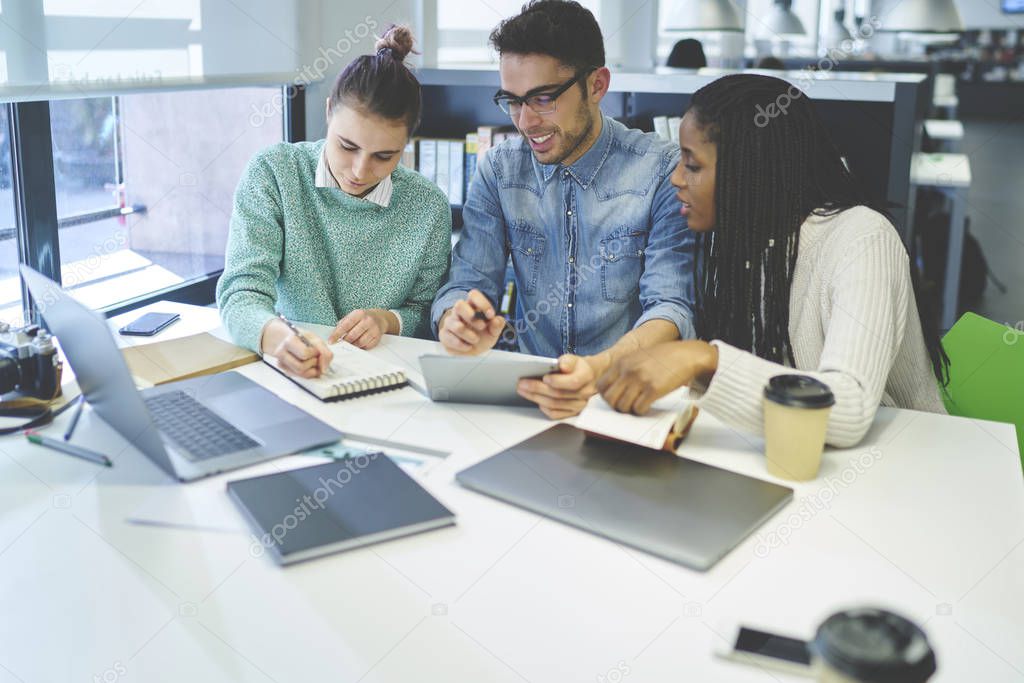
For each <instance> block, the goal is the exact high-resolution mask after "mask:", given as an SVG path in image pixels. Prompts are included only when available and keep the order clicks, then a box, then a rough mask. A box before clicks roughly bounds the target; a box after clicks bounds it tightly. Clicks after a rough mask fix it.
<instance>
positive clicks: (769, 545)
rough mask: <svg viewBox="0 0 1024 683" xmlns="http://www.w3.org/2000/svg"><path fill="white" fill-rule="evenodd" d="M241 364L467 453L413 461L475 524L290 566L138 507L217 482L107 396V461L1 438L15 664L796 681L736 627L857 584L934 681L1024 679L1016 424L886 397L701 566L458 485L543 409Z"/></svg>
mask: <svg viewBox="0 0 1024 683" xmlns="http://www.w3.org/2000/svg"><path fill="white" fill-rule="evenodd" d="M153 308H158V309H160V310H167V309H169V308H171V309H176V308H180V310H183V311H185V312H186V315H185V316H184V320H183V321H182V322H180V323H178V324H177V325H175V326H172V327H171V328H168V330H167V331H166V332H164V333H163V335H162V336H161V337H158V338H157V339H159V338H167V337H169V336H174V335H181V334H187V333H189V332H194V331H197V330H199V329H204V328H209V327H210V326H211V325H215V324H216V323H217V320H216V312H215V311H212V310H210V309H206V310H202V309H195V308H192V307H178V306H174V305H170V306H168V305H167V304H160V305H157V306H154V307H153ZM137 314H138V313H133V314H129V315H127V316H124V317H122V318H121V319H119V320H115V321H114V322H113V324H115V325H116V324H123V322H124V321H125V319H126V318H127V319H131V318H133V317H135V315H137ZM130 341H131V343H140V340H138V339H135V340H130ZM435 348H436V345H435V344H432V343H430V342H424V341H416V340H408V339H399V338H393V337H388V338H386V339H385V340H384V342H383V343H382V346H381V347H380V348H379V350H377V351H375V352H376V353H378V354H381V355H383V356H387V357H389V358H390V359H392V360H395V361H397V362H401V363H404V364H411V363H415V359H416V357H417V356H418V355H419V354H421V353H423V352H425V351H431V350H434V349H435ZM242 372H243V374H245V375H247V376H249V377H251V378H253V379H255V380H257V381H259V382H261V383H262V384H264V385H265V386H267V387H269V388H271V389H272V390H274V391H275V392H278V393H280V395H281V396H282V397H284V398H285V399H286V400H288V401H292V402H294V403H296V404H298V405H301V406H302V407H304V408H306V409H308V410H309V411H310V412H311V413H313V414H316V415H318V416H320V417H322V418H323V419H326V420H329V421H330V422H331V423H332V424H334V425H336V426H337V427H338V428H340V429H342V430H352V431H354V432H358V433H363V434H371V435H375V436H380V437H391V438H398V439H401V440H408V441H411V442H416V443H420V444H422V445H427V446H435V447H439V448H444V449H448V450H451V451H452V455H450V456H449V457H448V458H447V459H446V460H444V461H443V462H441V463H440V464H439V465H437V466H435V467H432V468H430V469H429V470H428V471H427V472H426V473H424V474H423V475H421V476H419V477H418V478H419V480H420V482H421V483H422V484H423V485H424V486H426V487H427V488H428V489H429V490H430V491H431V492H433V493H434V494H435V495H436V496H437V497H438V498H439V499H440V500H441V501H442V502H443V503H444V504H445V505H447V506H448V507H449V508H451V509H452V510H453V511H455V512H456V514H457V515H458V524H457V526H455V527H452V528H449V529H444V530H439V531H435V532H431V533H427V534H422V535H419V536H414V537H409V538H405V539H400V540H396V541H392V542H389V543H385V544H381V545H377V546H373V547H368V548H362V549H359V550H355V551H351V552H347V553H342V554H338V555H334V556H330V557H326V558H322V559H318V560H315V561H312V562H307V563H303V564H300V565H296V566H293V567H289V568H285V569H282V568H279V567H277V566H276V565H274V564H273V563H272V561H271V560H270V559H269V558H268V557H265V556H263V557H254V556H253V555H252V554H250V548H251V542H250V539H249V538H248V537H247V536H245V535H242V534H239V533H230V532H214V531H196V530H185V529H168V528H154V527H145V526H139V525H134V524H129V523H126V522H125V518H126V517H127V516H129V515H130V514H131V513H132V512H133V511H134V510H136V509H137V508H138V507H139V506H140V505H142V504H143V503H144V502H146V501H148V500H151V499H152V497H154V496H166V497H171V498H173V497H175V496H183V495H185V494H186V493H187V492H188V491H190V490H192V491H195V490H197V489H194V488H190V487H196V486H200V485H202V484H190V485H176V484H172V483H170V482H169V481H168V480H167V479H166V478H165V477H164V476H163V475H162V474H161V473H160V472H159V471H158V470H157V469H156V468H155V467H153V466H152V465H151V464H149V463H148V461H145V460H144V459H142V458H141V456H139V455H138V454H137V453H135V452H134V451H133V450H132V449H131V448H130V447H129V446H126V444H124V443H123V442H121V441H119V439H118V438H117V437H116V436H115V435H113V434H112V433H111V432H110V430H109V428H107V427H106V426H105V425H104V424H103V423H102V422H100V421H99V420H97V419H95V417H94V416H93V415H91V414H89V413H86V415H84V416H83V418H82V422H81V424H80V426H79V430H78V432H77V433H76V437H75V439H76V441H77V442H79V443H82V444H83V445H86V446H90V445H91V446H94V447H104V448H106V449H107V450H108V452H110V454H111V456H112V457H113V458H114V459H115V461H116V463H117V464H116V466H115V467H114V468H113V469H109V470H106V469H99V468H96V467H95V466H93V465H91V464H89V463H85V462H80V461H77V460H75V459H73V458H68V457H65V456H62V455H60V454H55V453H51V452H49V451H47V450H45V449H41V448H37V447H30V446H28V445H27V444H26V443H25V442H24V440H23V439H20V438H16V437H7V438H5V439H2V440H0V454H2V457H0V510H2V514H0V577H2V580H0V605H2V609H3V613H4V618H3V620H2V622H0V623H2V626H0V682H2V683H6V682H7V681H26V682H35V681H68V680H109V681H114V680H121V678H123V679H124V680H126V681H129V680H135V681H147V682H153V681H183V680H201V681H213V680H223V681H229V680H230V681H278V682H280V683H284V682H286V681H307V680H345V681H410V680H416V681H452V680H460V681H489V682H490V681H534V682H539V681H559V682H563V681H577V680H580V681H594V680H599V681H600V680H607V681H618V680H625V681H659V682H660V681H670V680H694V681H712V680H715V681H719V680H721V681H751V682H761V681H771V680H776V681H786V680H790V679H789V678H787V677H786V676H783V675H782V674H775V673H772V674H768V673H767V672H764V671H761V670H758V669H756V668H748V667H745V666H741V665H737V664H732V663H729V662H725V661H722V660H719V659H717V658H715V657H714V656H713V655H712V654H711V653H712V651H713V649H714V648H715V646H716V645H717V644H718V643H719V642H720V640H721V638H722V637H723V636H724V634H725V629H726V626H727V625H728V624H730V623H735V622H736V621H737V620H742V621H743V622H744V623H747V624H750V625H755V626H763V627H768V628H772V629H774V630H776V631H778V632H781V633H789V634H793V635H796V636H801V637H807V636H809V635H810V634H811V633H812V632H813V629H814V627H815V625H816V624H817V623H818V622H819V621H821V620H822V619H823V618H824V617H825V616H826V615H828V614H829V613H831V612H832V611H834V610H836V609H839V608H842V607H844V606H848V605H854V604H863V603H870V604H876V605H881V606H886V607H889V608H892V609H896V610H898V611H900V612H902V613H904V614H906V615H908V616H910V617H912V618H914V619H915V620H917V621H918V622H919V623H921V624H923V625H924V628H925V629H926V631H927V632H928V634H929V636H930V637H931V639H932V641H933V643H934V645H935V647H936V648H937V651H938V658H939V675H938V676H937V677H936V678H935V680H937V681H965V680H978V681H1016V680H1022V681H1024V650H1022V649H1021V647H1020V643H1022V642H1024V619H1022V617H1021V613H1020V608H1021V605H1024V580H1022V579H1021V577H1022V576H1024V489H1022V486H1021V471H1020V464H1019V459H1018V454H1017V450H1016V440H1015V437H1014V432H1013V428H1012V427H1011V426H1008V425H1002V424H996V423H990V422H981V421H975V420H965V419H960V418H952V417H944V416H937V415H930V414H925V413H917V412H911V411H903V410H891V409H882V410H881V411H879V414H878V418H877V420H876V424H875V425H874V427H873V428H872V430H871V431H870V433H869V434H868V436H867V438H866V439H865V441H864V443H862V444H861V445H860V446H858V447H857V448H854V449H850V450H845V451H840V450H830V451H828V452H827V454H826V456H825V462H824V465H823V468H822V476H821V477H820V478H819V479H818V480H817V481H814V482H810V483H807V484H800V485H797V486H796V487H795V488H796V491H797V494H796V497H795V499H794V501H793V502H792V503H790V505H789V506H788V507H786V508H785V509H783V510H782V512H780V513H779V514H778V515H776V516H775V517H773V518H772V519H771V520H769V522H768V523H767V524H766V525H765V526H764V527H763V528H762V529H760V530H759V531H758V532H757V533H755V534H754V535H753V536H752V537H751V538H749V539H747V540H746V541H745V542H744V543H743V544H741V545H740V546H739V547H738V548H737V549H735V550H734V551H733V552H732V553H730V554H729V555H728V556H726V558H725V559H724V560H722V561H721V562H720V563H719V564H718V565H717V566H715V567H714V568H713V569H712V570H711V571H709V572H706V573H698V572H695V571H691V570H688V569H685V568H683V567H679V566H676V565H674V564H671V563H669V562H666V561H663V560H659V559H657V558H654V557H651V556H649V555H646V554H644V553H641V552H638V551H635V550H632V549H628V548H624V547H622V546H619V545H616V544H615V543H612V542H609V541H607V540H604V539H601V538H597V537H595V536H592V535H589V534H586V533H584V532H582V531H579V530H576V529H573V528H570V527H567V526H563V525H561V524H558V523H557V522H553V521H550V520H547V519H544V518H541V517H539V516H537V515H534V514H531V513H529V512H526V511H523V510H520V509H517V508H514V507H511V506H508V505H504V504H502V503H499V502H496V501H494V500H491V499H489V498H486V497H483V496H480V495H477V494H474V493H472V492H470V491H467V490H464V489H462V488H461V487H460V486H459V485H458V484H456V483H455V482H454V479H453V476H454V474H455V472H457V471H458V470H460V469H462V468H464V467H466V466H468V465H470V464H472V463H474V462H477V461H479V460H480V459H482V458H484V457H487V456H488V455H490V454H492V453H494V452H496V451H498V450H500V449H502V448H504V447H506V446H509V445H511V444H513V443H515V442H517V441H519V440H521V439H523V438H525V437H527V436H529V435H531V434H533V433H536V432H538V431H540V430H542V429H544V428H546V427H547V426H548V425H549V424H550V423H549V422H548V421H547V420H545V419H543V418H542V417H541V416H540V414H539V413H538V412H537V411H535V410H529V409H510V408H495V407H486V406H468V405H453V404H433V403H431V402H429V401H427V400H425V399H424V398H423V397H422V396H420V394H418V393H416V392H415V391H413V390H412V389H409V388H406V389H402V390H400V391H397V392H393V393H390V394H384V395H378V396H370V397H365V398H362V399H358V400H355V401H350V402H342V403H336V404H323V403H320V402H319V401H317V400H316V399H313V398H312V397H310V396H308V395H307V394H305V393H304V392H303V391H301V390H300V389H298V388H297V387H295V386H294V385H293V384H291V383H290V382H289V381H287V380H286V379H284V378H282V377H280V376H279V375H277V374H276V373H275V372H274V371H272V370H271V369H270V368H268V367H264V366H262V365H261V364H254V365H251V366H247V367H245V368H243V369H242ZM67 419H68V416H67V415H65V416H62V417H61V419H60V420H59V422H58V425H56V426H54V427H50V428H49V430H50V431H53V432H57V431H60V430H61V429H62V428H63V426H64V423H65V422H66V420H67ZM760 447H761V443H760V441H759V440H758V439H756V438H753V437H750V436H748V435H743V434H738V433H735V432H733V431H731V430H730V429H728V428H726V427H725V426H724V425H722V424H721V423H720V422H718V421H717V420H715V419H714V418H712V417H711V416H709V415H707V414H702V415H701V416H700V417H699V418H698V420H697V422H696V424H695V425H694V428H693V431H692V433H691V435H690V438H689V439H688V440H687V442H686V443H685V444H684V446H683V448H682V449H681V452H682V453H683V454H684V455H685V456H687V457H691V458H693V459H695V460H699V461H702V462H708V463H713V464H716V465H719V466H721V467H725V468H728V469H731V470H735V471H738V472H743V473H747V474H751V475H753V476H758V477H762V478H767V479H771V477H769V476H768V475H767V474H766V472H765V468H764V463H763V457H762V455H761V451H760ZM241 476H245V470H242V471H237V472H234V473H231V474H228V475H224V476H222V477H220V481H221V482H223V481H227V480H228V479H231V478H239V477H241ZM218 485H219V484H218ZM97 677H98V678H97ZM792 680H794V681H795V680H805V679H792Z"/></svg>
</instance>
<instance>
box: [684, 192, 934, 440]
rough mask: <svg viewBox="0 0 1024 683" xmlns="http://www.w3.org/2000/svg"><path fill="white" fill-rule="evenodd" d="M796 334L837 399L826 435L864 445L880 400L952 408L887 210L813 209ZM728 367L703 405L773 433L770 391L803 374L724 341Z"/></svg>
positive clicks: (800, 273)
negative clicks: (766, 398)
mask: <svg viewBox="0 0 1024 683" xmlns="http://www.w3.org/2000/svg"><path fill="white" fill-rule="evenodd" d="M789 338H790V342H791V343H792V345H793V357H794V358H795V360H796V371H797V372H799V373H800V374H805V375H809V376H811V377H815V378H817V379H819V380H821V381H822V382H824V383H825V384H827V385H828V386H829V387H830V388H831V389H832V392H833V393H834V394H835V397H836V403H835V406H833V408H832V414H831V417H830V418H829V423H828V433H827V436H826V441H827V442H828V443H829V444H831V445H833V446H838V447H849V446H854V445H856V444H857V443H858V442H859V441H860V440H861V439H862V438H863V437H864V434H865V433H867V431H868V428H869V427H870V426H871V422H872V420H873V419H874V417H875V411H876V410H878V406H879V405H884V406H896V407H899V408H912V409H914V410H923V411H929V412H934V413H945V412H946V410H945V408H944V406H943V403H942V399H941V397H940V395H939V389H938V385H937V383H936V381H935V376H934V374H932V366H931V363H930V361H929V359H928V351H927V349H926V348H925V345H924V338H923V336H922V333H921V324H920V319H919V318H918V312H917V303H916V302H915V301H914V291H913V287H912V285H911V282H910V270H909V259H908V257H907V251H906V249H904V247H903V244H902V242H901V241H900V237H899V235H898V234H897V233H896V230H895V229H894V228H893V226H892V224H891V223H889V221H887V220H886V219H885V217H884V216H882V215H881V214H879V213H878V212H876V211H872V210H871V209H868V208H867V207H863V206H858V207H854V208H852V209H848V210H846V211H843V212H842V213H839V214H837V215H835V216H830V217H820V216H811V217H810V218H808V219H807V221H806V222H804V224H803V227H802V228H801V230H800V248H799V252H798V256H797V262H796V270H795V272H794V274H793V288H792V290H791V291H790V297H789ZM712 343H713V344H714V345H715V346H717V347H718V370H717V371H716V372H715V375H714V377H713V378H712V380H711V382H710V383H709V385H708V386H707V387H706V388H703V387H697V386H691V388H690V393H691V396H693V397H694V398H696V399H698V405H699V406H700V407H701V408H703V409H705V410H707V411H708V412H709V413H711V414H713V415H715V416H716V417H717V418H719V419H721V420H722V421H724V422H726V423H727V424H729V425H732V426H734V427H736V428H738V429H741V430H744V431H748V432H755V433H757V434H763V433H764V411H763V404H762V401H763V390H764V386H765V384H766V383H767V382H768V380H769V379H770V378H771V377H773V376H775V375H778V374H783V373H790V372H794V370H793V369H792V368H788V367H786V366H783V365H779V364H777V363H772V362H770V361H766V360H763V359H761V358H758V357H757V356H755V355H753V354H751V353H749V352H747V351H741V350H739V349H737V348H735V347H733V346H730V345H729V344H726V343H725V342H722V341H717V340H716V341H713V342H712Z"/></svg>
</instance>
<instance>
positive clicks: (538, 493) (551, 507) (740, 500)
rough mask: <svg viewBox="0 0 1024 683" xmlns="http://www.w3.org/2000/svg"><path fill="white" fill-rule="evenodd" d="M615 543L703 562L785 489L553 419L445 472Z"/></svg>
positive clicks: (785, 494)
mask: <svg viewBox="0 0 1024 683" xmlns="http://www.w3.org/2000/svg"><path fill="white" fill-rule="evenodd" d="M455 478H456V480H457V481H458V482H459V483H460V484H462V485H463V486H465V487H467V488H470V489H474V490H476V491H479V492H481V493H486V494H487V495H490V496H494V497H495V498H499V499H501V500H503V501H505V502H508V503H512V504H514V505H518V506H520V507H524V508H526V509H528V510H532V511H533V512H536V513H538V514H541V515H545V516H547V517H551V518H553V519H557V520H559V521H561V522H565V523H566V524H571V525H573V526H576V527H579V528H581V529H584V530H585V531H589V532H591V533H594V534H598V535H599V536H604V537H606V538H610V539H611V540H613V541H616V542H619V543H622V544H624V545H628V546H632V547H634V548H638V549H640V550H644V551H646V552H649V553H652V554H654V555H658V556H659V557H663V558H665V559H667V560H671V561H672V562H677V563H679V564H682V565H685V566H687V567H691V568H693V569H698V570H701V571H704V570H707V569H710V568H711V567H712V566H713V565H714V564H715V563H716V562H718V560H719V559H721V558H722V557H723V556H724V555H725V554H726V553H727V552H729V551H730V550H731V549H732V548H734V547H735V546H736V545H738V544H739V543H740V541H742V540H743V539H744V538H746V537H747V536H749V535H750V534H751V533H752V532H753V531H754V530H755V529H756V528H757V527H759V526H761V524H763V523H764V522H765V521H766V520H767V519H768V518H769V517H771V516H772V515H773V514H775V512H776V511H778V510H779V509H781V508H782V507H783V506H784V505H785V504H786V503H787V502H789V500H791V499H792V497H793V490H792V489H790V488H786V487H785V486H779V485H778V484H772V483H770V482H766V481H761V480H759V479H754V478H752V477H748V476H745V475H742V474H736V473H735V472H729V471H727V470H723V469H719V468H717V467H712V466H711V465H705V464H703V463H699V462H694V461H693V460H687V459H686V458H681V457H679V456H677V455H674V454H672V453H667V452H665V451H656V450H653V449H650V448H644V447H643V446H637V445H634V444H630V443H625V442H622V441H614V440H611V439H606V438H603V437H596V436H590V435H588V434H587V433H586V432H584V431H581V430H579V429H577V428H575V427H573V426H571V425H567V424H559V425H555V426H554V427H551V428H549V429H547V430H545V431H543V432H541V433H540V434H538V435H536V436H534V437H531V438H529V439H527V440H526V441H523V442H522V443H520V444H517V445H515V446H512V447H511V448H509V449H507V450H505V451H502V452H501V453H498V454H497V455H495V456H492V457H490V458H488V459H486V460H484V461H482V462H480V463H477V464H476V465H473V466H472V467H469V468H467V469H464V470H462V471H461V472H459V473H458V474H457V475H456V476H455Z"/></svg>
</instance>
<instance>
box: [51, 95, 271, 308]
mask: <svg viewBox="0 0 1024 683" xmlns="http://www.w3.org/2000/svg"><path fill="white" fill-rule="evenodd" d="M280 105H281V89H280V88H232V89H220V90H199V91H185V92H162V93H160V92H158V93H145V94H137V95H135V94H133V95H121V96H117V97H95V98H84V99H74V100H57V101H54V102H51V105H50V127H51V134H52V141H53V166H54V185H55V189H56V195H57V220H58V227H59V229H58V235H59V238H58V239H59V248H60V257H61V274H62V278H63V284H64V286H65V287H66V288H67V289H68V290H69V291H71V292H72V294H74V296H76V298H78V299H79V300H81V301H83V302H84V303H86V304H87V305H89V306H90V307H92V308H107V307H110V306H114V305H116V304H119V303H121V302H124V301H127V300H131V299H135V298H138V297H142V296H146V295H149V294H152V293H153V292H157V291H160V290H164V289H168V288H173V287H177V286H180V285H183V284H185V283H188V282H191V281H195V280H198V279H203V278H206V277H207V276H209V275H211V274H214V273H217V272H219V271H220V270H221V269H223V267H224V248H225V245H226V242H227V234H228V224H229V220H230V217H231V209H232V199H233V196H234V190H235V186H236V185H237V183H238V179H239V177H240V176H241V174H242V171H243V170H244V168H245V165H246V163H247V162H248V161H249V159H250V158H251V157H252V155H253V154H255V153H256V152H257V151H258V150H260V149H262V148H263V147H266V146H268V145H270V144H273V143H274V142H279V141H281V140H282V138H283V130H284V129H283V115H282V112H281V106H280Z"/></svg>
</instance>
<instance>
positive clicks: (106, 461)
mask: <svg viewBox="0 0 1024 683" xmlns="http://www.w3.org/2000/svg"><path fill="white" fill-rule="evenodd" d="M25 438H26V439H28V441H29V443H34V444H36V445H37V446H46V447H47V448H52V449H53V450H55V451H60V452H61V453H64V454H65V455H73V456H74V457H76V458H81V459H82V460H88V461H89V462H94V463H97V464H99V465H105V466H106V467H113V466H114V463H112V462H110V458H108V457H107V456H105V455H103V454H102V453H97V452H96V451H90V450H89V449H88V448H82V447H81V446H74V445H72V444H69V443H64V442H63V441H58V440H57V439H51V438H49V437H46V436H42V435H40V434H36V433H35V432H25Z"/></svg>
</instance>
